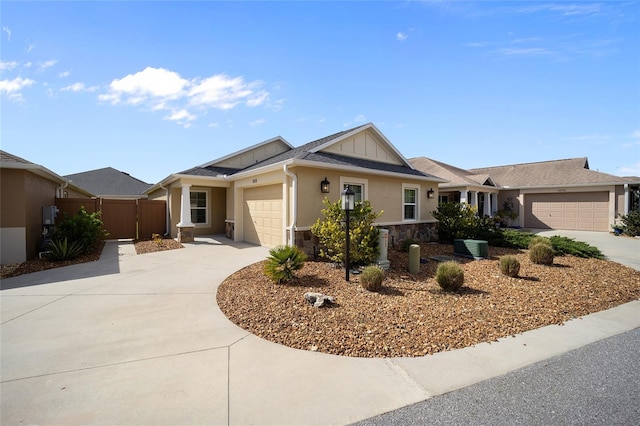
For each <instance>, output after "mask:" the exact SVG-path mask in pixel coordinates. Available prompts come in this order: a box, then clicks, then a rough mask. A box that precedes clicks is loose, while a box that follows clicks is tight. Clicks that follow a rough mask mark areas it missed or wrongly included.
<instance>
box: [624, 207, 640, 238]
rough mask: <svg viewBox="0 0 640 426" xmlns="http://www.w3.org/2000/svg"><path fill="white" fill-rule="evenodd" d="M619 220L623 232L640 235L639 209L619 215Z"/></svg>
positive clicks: (634, 235) (633, 235)
mask: <svg viewBox="0 0 640 426" xmlns="http://www.w3.org/2000/svg"><path fill="white" fill-rule="evenodd" d="M620 221H621V222H622V232H623V233H625V234H626V235H629V236H632V237H637V236H639V235H640V210H633V211H630V212H629V214H627V215H624V216H621V217H620Z"/></svg>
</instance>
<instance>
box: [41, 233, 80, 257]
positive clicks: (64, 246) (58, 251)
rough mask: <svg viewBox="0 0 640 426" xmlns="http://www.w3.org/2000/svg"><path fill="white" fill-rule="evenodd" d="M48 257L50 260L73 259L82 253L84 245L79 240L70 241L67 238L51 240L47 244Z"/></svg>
mask: <svg viewBox="0 0 640 426" xmlns="http://www.w3.org/2000/svg"><path fill="white" fill-rule="evenodd" d="M47 251H48V253H46V257H47V259H49V260H55V261H59V260H71V259H75V258H76V257H78V256H80V255H81V254H82V252H83V251H84V250H83V247H82V244H80V242H79V241H71V242H69V241H68V240H67V239H66V238H64V239H62V240H59V239H55V240H51V241H49V244H47Z"/></svg>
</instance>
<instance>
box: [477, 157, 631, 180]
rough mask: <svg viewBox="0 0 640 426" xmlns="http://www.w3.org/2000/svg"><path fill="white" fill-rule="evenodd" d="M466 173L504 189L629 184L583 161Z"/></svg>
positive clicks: (547, 162) (486, 169)
mask: <svg viewBox="0 0 640 426" xmlns="http://www.w3.org/2000/svg"><path fill="white" fill-rule="evenodd" d="M469 171H470V172H471V173H476V174H489V175H491V177H492V178H493V180H494V181H495V182H496V184H497V185H499V186H508V187H535V186H552V185H588V184H607V183H619V182H625V181H631V179H628V178H623V177H619V176H614V175H610V174H607V173H601V172H598V171H595V170H590V169H589V162H588V161H587V158H586V157H580V158H569V159H564V160H553V161H542V162H537V163H524V164H512V165H508V166H497V167H484V168H480V169H470V170H469Z"/></svg>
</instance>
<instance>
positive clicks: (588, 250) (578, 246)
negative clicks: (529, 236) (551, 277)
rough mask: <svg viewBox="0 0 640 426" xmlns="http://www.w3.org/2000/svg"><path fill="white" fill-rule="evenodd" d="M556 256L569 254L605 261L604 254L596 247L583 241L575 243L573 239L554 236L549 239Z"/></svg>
mask: <svg viewBox="0 0 640 426" xmlns="http://www.w3.org/2000/svg"><path fill="white" fill-rule="evenodd" d="M549 240H550V241H551V244H552V245H553V250H554V252H555V254H556V256H564V255H566V254H569V255H571V256H576V257H584V258H596V259H604V255H603V254H602V252H601V251H600V250H599V249H598V248H597V247H594V246H591V245H589V244H587V243H584V242H582V241H575V240H574V239H573V238H568V237H561V236H559V235H553V236H551V237H549Z"/></svg>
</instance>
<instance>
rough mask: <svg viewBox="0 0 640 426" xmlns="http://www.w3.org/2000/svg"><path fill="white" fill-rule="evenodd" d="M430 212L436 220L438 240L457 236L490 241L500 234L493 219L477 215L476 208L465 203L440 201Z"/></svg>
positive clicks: (446, 239) (449, 239)
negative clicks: (435, 208)
mask: <svg viewBox="0 0 640 426" xmlns="http://www.w3.org/2000/svg"><path fill="white" fill-rule="evenodd" d="M431 214H432V215H433V217H434V218H436V219H437V220H438V238H439V239H440V241H453V240H455V239H458V238H471V239H481V240H486V241H491V240H493V239H495V238H496V237H499V235H500V230H499V228H498V226H497V224H496V221H495V219H493V218H492V217H489V216H478V215H477V210H476V208H475V207H472V206H470V205H468V204H466V203H442V204H440V205H438V209H437V210H435V211H433V212H431Z"/></svg>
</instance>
